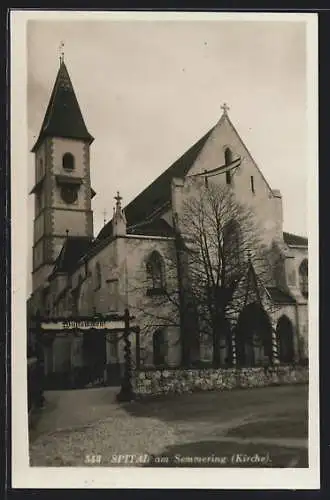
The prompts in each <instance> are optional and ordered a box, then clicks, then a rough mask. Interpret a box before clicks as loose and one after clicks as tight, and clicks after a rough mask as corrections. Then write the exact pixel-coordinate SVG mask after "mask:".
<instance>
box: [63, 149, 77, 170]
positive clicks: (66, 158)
mask: <svg viewBox="0 0 330 500" xmlns="http://www.w3.org/2000/svg"><path fill="white" fill-rule="evenodd" d="M62 165H63V168H64V169H65V170H73V169H74V156H73V154H71V153H65V154H64V155H63V158H62Z"/></svg>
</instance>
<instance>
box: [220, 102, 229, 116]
mask: <svg viewBox="0 0 330 500" xmlns="http://www.w3.org/2000/svg"><path fill="white" fill-rule="evenodd" d="M221 109H222V111H223V114H224V115H226V114H227V113H228V111H229V110H230V107H229V106H228V104H227V103H226V102H224V103H223V105H222V106H221Z"/></svg>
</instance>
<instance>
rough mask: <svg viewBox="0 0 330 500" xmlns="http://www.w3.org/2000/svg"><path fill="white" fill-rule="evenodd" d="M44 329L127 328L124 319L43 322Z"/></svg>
mask: <svg viewBox="0 0 330 500" xmlns="http://www.w3.org/2000/svg"><path fill="white" fill-rule="evenodd" d="M41 328H42V330H91V329H95V330H118V329H119V330H121V329H124V328H125V324H124V321H122V320H112V321H107V320H71V319H68V320H63V321H50V322H43V323H41Z"/></svg>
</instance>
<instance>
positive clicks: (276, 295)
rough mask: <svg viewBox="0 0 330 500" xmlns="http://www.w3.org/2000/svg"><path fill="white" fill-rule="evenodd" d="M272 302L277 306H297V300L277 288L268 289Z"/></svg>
mask: <svg viewBox="0 0 330 500" xmlns="http://www.w3.org/2000/svg"><path fill="white" fill-rule="evenodd" d="M267 291H268V292H269V294H270V296H271V298H272V300H273V301H274V302H275V303H276V304H295V302H296V301H295V299H294V298H293V297H292V296H291V295H289V294H288V293H285V292H283V291H282V290H280V289H279V288H277V287H267Z"/></svg>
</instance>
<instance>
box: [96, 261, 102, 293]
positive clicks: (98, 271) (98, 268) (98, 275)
mask: <svg viewBox="0 0 330 500" xmlns="http://www.w3.org/2000/svg"><path fill="white" fill-rule="evenodd" d="M95 270H96V288H97V289H98V288H101V286H102V272H101V266H100V263H99V262H97V263H96V267H95Z"/></svg>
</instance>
